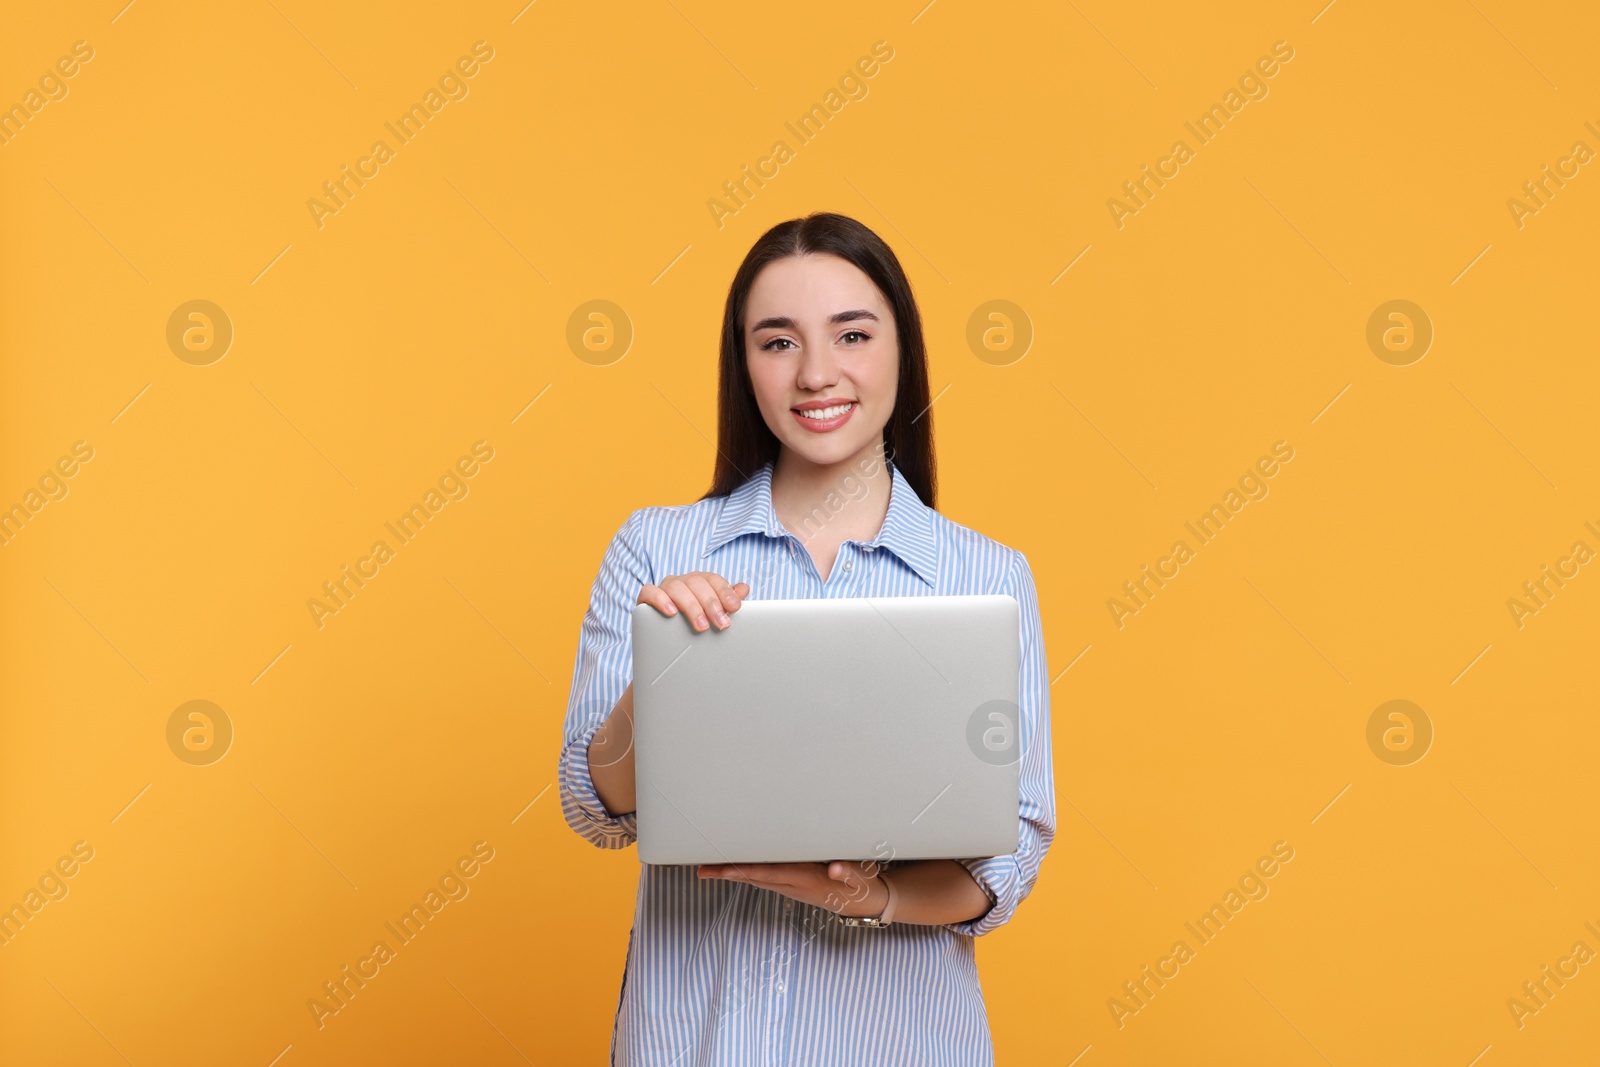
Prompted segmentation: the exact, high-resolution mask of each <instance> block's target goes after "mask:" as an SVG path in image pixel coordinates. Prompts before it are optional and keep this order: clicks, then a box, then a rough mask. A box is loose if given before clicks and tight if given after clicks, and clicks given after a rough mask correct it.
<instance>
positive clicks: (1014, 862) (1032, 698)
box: [947, 552, 1056, 937]
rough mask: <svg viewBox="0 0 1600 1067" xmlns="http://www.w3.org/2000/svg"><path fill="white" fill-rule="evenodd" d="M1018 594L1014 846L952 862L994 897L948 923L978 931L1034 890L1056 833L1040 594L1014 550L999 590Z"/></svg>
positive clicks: (992, 926)
mask: <svg viewBox="0 0 1600 1067" xmlns="http://www.w3.org/2000/svg"><path fill="white" fill-rule="evenodd" d="M999 592H1002V593H1008V594H1010V595H1011V596H1013V597H1015V598H1016V601H1017V604H1018V605H1019V606H1020V607H1021V609H1022V611H1021V630H1022V633H1021V639H1022V658H1021V675H1022V676H1021V679H1020V684H1019V688H1018V693H1019V695H1020V696H1021V701H1020V704H1019V713H1018V718H1019V719H1020V722H1019V724H1018V733H1019V737H1020V741H1021V746H1022V763H1021V766H1020V767H1019V768H1018V771H1019V775H1018V777H1019V786H1020V796H1019V797H1018V807H1017V813H1018V817H1019V818H1020V819H1021V826H1020V833H1019V836H1018V841H1017V850H1016V852H1014V853H1012V854H1011V855H1009V856H994V857H991V858H988V859H962V860H957V861H956V862H957V863H959V864H961V865H962V866H963V867H965V868H966V869H967V870H968V871H969V872H971V874H972V877H973V878H974V879H976V880H977V882H978V884H979V885H981V886H982V887H983V890H984V892H985V893H987V894H988V895H989V899H990V900H991V901H992V902H993V903H992V904H991V905H990V907H989V910H988V911H986V912H985V913H984V914H983V915H981V916H979V917H978V918H976V919H972V920H969V921H967V922H959V923H948V924H947V925H948V926H949V928H950V929H952V930H954V931H956V932H957V933H961V934H968V935H970V936H973V937H977V936H979V935H981V934H987V933H989V932H990V931H992V930H996V929H999V928H1000V927H1001V926H1003V925H1004V924H1005V923H1007V922H1009V921H1010V920H1011V916H1012V915H1013V914H1015V913H1016V910H1017V906H1018V905H1019V904H1021V903H1022V902H1023V900H1025V899H1026V898H1027V896H1028V894H1029V893H1031V892H1032V891H1033V885H1034V883H1035V882H1036V881H1038V878H1039V865H1040V864H1041V863H1043V862H1044V856H1045V853H1046V852H1047V851H1049V848H1050V843H1051V842H1052V841H1053V840H1054V839H1055V834H1056V789H1055V771H1054V768H1053V766H1052V762H1051V754H1050V682H1049V678H1048V677H1047V674H1048V668H1047V665H1046V660H1045V653H1044V631H1043V628H1042V626H1041V625H1040V621H1039V596H1038V592H1037V590H1035V588H1034V584H1033V570H1032V568H1030V567H1029V566H1028V560H1027V558H1026V557H1025V556H1023V554H1022V553H1020V552H1017V553H1015V558H1014V559H1013V561H1012V565H1011V569H1010V571H1009V572H1008V573H1007V575H1006V580H1005V584H1004V586H1003V587H1002V588H1001V589H1000V590H999Z"/></svg>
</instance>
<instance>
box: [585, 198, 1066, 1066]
mask: <svg viewBox="0 0 1600 1067" xmlns="http://www.w3.org/2000/svg"><path fill="white" fill-rule="evenodd" d="M720 349H721V352H720V369H719V383H720V384H719V392H718V428H717V438H718V440H717V449H716V452H717V459H716V467H715V470H714V472H713V475H712V484H711V488H710V490H709V491H708V492H707V493H706V495H705V496H704V497H702V498H701V499H700V500H698V501H696V502H695V503H692V504H682V505H677V506H672V507H647V508H643V509H640V510H637V511H634V512H633V513H632V514H631V515H630V516H629V517H628V520H627V521H626V522H625V523H623V525H622V528H621V529H620V530H619V531H618V532H617V534H616V536H615V537H614V538H613V539H612V542H611V545H610V547H609V548H608V549H607V550H606V553H605V557H604V559H603V561H602V562H601V566H600V574H599V576H598V577H597V578H596V580H595V584H594V588H593V591H592V594H591V596H590V601H589V608H588V611H587V613H586V614H585V616H584V620H583V629H582V635H581V640H580V642H579V646H578V655H577V663H576V665H575V667H574V670H573V685H572V693H571V696H570V698H569V700H568V705H567V718H566V725H565V730H564V739H563V747H562V751H561V757H560V762H559V766H558V772H557V774H558V781H559V782H560V786H561V806H562V811H563V813H564V814H565V816H566V819H567V823H568V824H569V825H570V826H571V827H572V829H573V830H574V831H576V832H577V833H578V834H580V835H581V836H582V837H583V838H584V839H585V840H587V841H589V842H590V843H591V844H593V845H595V846H597V847H599V848H624V847H626V846H628V845H630V844H633V843H634V842H635V841H636V840H637V830H638V820H637V812H636V805H635V802H634V801H635V780H634V759H633V720H632V716H633V679H632V676H631V673H632V657H631V652H632V628H631V625H630V622H631V615H632V612H633V609H634V608H635V606H637V605H639V604H647V605H650V606H652V607H654V608H655V609H656V610H658V611H660V612H661V613H662V614H664V615H681V616H682V617H683V619H684V620H685V621H686V622H687V623H688V624H689V625H691V626H693V627H694V629H695V630H696V631H700V632H704V631H706V630H708V629H710V628H712V627H715V628H716V629H718V630H722V629H726V628H727V627H729V626H730V625H737V624H736V623H735V622H734V621H733V615H734V614H735V613H737V612H738V610H739V608H740V605H741V604H742V603H743V602H744V601H745V600H746V599H748V598H756V599H786V598H787V599H793V598H808V597H899V596H935V595H963V594H983V593H1002V594H1007V595H1009V596H1011V597H1013V598H1015V600H1016V601H1017V603H1018V605H1019V607H1020V608H1021V615H1020V619H1021V622H1020V632H1019V635H1018V636H1019V639H1020V645H1019V647H1020V651H1021V659H1020V667H1019V672H1020V673H1019V679H1018V681H1019V686H1018V692H1019V694H1020V702H1019V706H1020V713H1019V716H1018V720H1019V721H1018V724H1017V725H1018V734H1019V737H1020V751H1021V752H1022V753H1023V755H1022V758H1021V764H1020V767H1019V771H1020V775H1019V780H1020V787H1019V794H1018V798H1017V818H1018V821H1019V826H1018V842H1019V843H1018V847H1017V850H1016V852H1014V853H1012V854H1010V855H1005V856H989V857H976V858H969V859H934V860H893V859H890V860H889V861H888V862H872V861H866V862H861V863H857V862H853V861H852V862H843V861H838V860H835V861H833V862H831V863H809V862H807V863H756V864H726V865H721V864H719V865H701V866H699V867H698V868H696V867H693V866H670V865H658V864H648V863H647V864H641V866H640V873H639V880H640V886H639V893H638V897H637V904H636V911H635V914H634V922H633V932H632V936H631V937H630V939H629V948H628V956H627V962H626V965H625V968H624V972H623V979H622V992H621V996H620V998H619V999H618V1003H617V1015H616V1021H615V1028H614V1031H613V1038H612V1062H613V1063H614V1064H618V1065H622V1064H626V1065H634V1067H638V1065H661V1067H666V1065H668V1064H676V1065H677V1067H691V1065H695V1064H698V1065H707V1064H729V1065H734V1064H738V1065H743V1064H750V1063H755V1062H758V1061H759V1062H766V1061H767V1060H769V1059H771V1058H773V1057H776V1059H777V1060H778V1061H779V1062H784V1063H805V1064H813V1063H815V1064H822V1063H825V1064H829V1065H830V1067H838V1065H842V1064H872V1065H874V1067H878V1065H884V1064H900V1063H904V1064H936V1063H937V1064H961V1065H963V1067H972V1065H981V1064H990V1063H993V1061H994V1052H993V1046H992V1043H991V1041H990V1036H989V1026H988V1018H987V1014H986V1012H985V1009H984V1004H983V993H982V990H981V988H980V987H979V983H978V971H977V966H976V961H975V955H974V954H975V949H974V940H975V939H976V938H977V937H978V936H980V935H982V934H986V933H989V932H990V931H992V930H995V929H998V928H999V927H1000V926H1002V925H1004V924H1005V923H1006V922H1008V921H1010V919H1011V918H1012V916H1013V915H1014V914H1015V912H1016V909H1017V907H1018V905H1019V904H1020V903H1021V902H1022V900H1023V899H1024V898H1025V897H1026V896H1027V895H1028V894H1029V892H1031V891H1032V889H1033V886H1034V883H1035V882H1036V881H1037V879H1038V876H1039V866H1040V864H1041V862H1042V861H1043V859H1044V856H1045V853H1046V851H1047V850H1048V849H1049V847H1050V843H1051V841H1052V840H1053V838H1054V836H1055V799H1054V796H1055V794H1054V787H1053V782H1054V779H1053V774H1052V770H1051V763H1050V716H1049V685H1048V681H1047V678H1046V671H1045V662H1046V660H1045V651H1044V640H1043V634H1042V631H1041V627H1040V622H1039V605H1038V597H1037V594H1036V591H1035V589H1034V584H1033V575H1032V572H1031V570H1030V569H1029V567H1028V562H1027V559H1026V558H1025V557H1024V556H1023V555H1022V553H1020V552H1018V551H1016V550H1014V549H1011V548H1007V547H1006V546H1005V545H1002V544H999V543H997V542H995V541H991V540H990V539H989V538H987V537H984V536H983V535H982V534H979V533H977V532H976V531H973V530H969V529H967V528H966V527H963V526H960V525H958V524H956V523H954V522H952V521H950V520H949V519H946V518H945V517H944V516H942V515H940V514H939V513H938V512H937V511H935V510H934V509H933V503H934V493H935V477H934V449H933V429H932V418H931V416H930V414H929V412H928V406H929V405H928V366H927V353H926V349H925V346H924V342H923V336H922V319H921V316H920V314H919V313H918V310H917V305H916V301H915V300H914V299H913V297H912V293H911V285H910V282H909V281H907V279H906V276H905V272H904V271H903V270H902V269H901V266H900V262H899V260H898V259H896V257H895V255H894V252H893V251H891V250H890V248H889V246H888V245H886V244H884V242H883V241H882V239H880V238H879V237H878V236H877V234H875V233H873V232H872V231H871V230H869V229H867V228H866V227H865V226H863V225H861V224H860V223H859V222H856V221H855V220H853V219H849V218H845V217H844V216H841V215H834V214H826V213H819V214H814V215H810V216H808V217H806V218H804V219H793V220H791V221H789V222H784V223H781V224H780V225H778V226H775V227H773V228H772V229H771V230H769V231H768V232H767V233H765V234H764V235H762V237H761V238H760V239H759V240H758V241H757V242H756V244H755V247H753V248H752V249H751V250H750V252H749V253H748V254H747V255H746V257H745V260H744V262H743V263H742V264H741V265H740V267H739V270H738V272H737V273H736V274H735V276H734V280H733V284H732V286H731V288H730V291H729V294H728V300H727V304H726V306H725V309H724V313H723V326H722V337H721V346H720ZM891 457H892V458H891ZM883 472H887V473H888V474H889V477H876V474H878V473H883ZM857 475H860V477H859V478H858V477H857ZM841 487H845V489H846V491H845V492H843V493H841V492H840V489H841ZM824 505H825V506H824ZM819 513H820V514H823V515H824V521H822V522H820V523H819V522H817V521H816V517H817V516H818V515H819ZM804 666H805V667H806V669H808V670H814V671H815V672H816V673H817V675H818V676H819V677H825V676H826V672H827V669H828V666H829V665H828V664H826V663H818V664H806V665H804ZM765 710H766V709H763V708H761V707H751V708H750V714H751V715H761V714H763V713H764V712H765ZM818 771H819V773H826V771H827V768H825V767H823V768H818ZM739 799H740V798H739V797H738V796H729V797H728V798H727V803H728V804H730V805H737V804H738V803H739ZM864 928H870V929H864Z"/></svg>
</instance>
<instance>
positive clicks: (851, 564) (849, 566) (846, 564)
mask: <svg viewBox="0 0 1600 1067" xmlns="http://www.w3.org/2000/svg"><path fill="white" fill-rule="evenodd" d="M854 568H855V561H854V560H848V559H847V560H845V561H844V569H845V570H847V571H848V570H853V569H854Z"/></svg>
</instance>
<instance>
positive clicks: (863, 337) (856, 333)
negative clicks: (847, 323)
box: [840, 330, 871, 344]
mask: <svg viewBox="0 0 1600 1067" xmlns="http://www.w3.org/2000/svg"><path fill="white" fill-rule="evenodd" d="M852 337H859V338H861V340H862V341H868V340H871V338H869V337H868V336H867V335H866V334H864V333H862V332H861V331H860V330H849V331H847V332H846V333H845V335H844V336H843V337H841V338H840V340H841V341H848V340H849V339H850V338H852ZM856 343H857V344H859V343H861V342H859V341H858V342H856Z"/></svg>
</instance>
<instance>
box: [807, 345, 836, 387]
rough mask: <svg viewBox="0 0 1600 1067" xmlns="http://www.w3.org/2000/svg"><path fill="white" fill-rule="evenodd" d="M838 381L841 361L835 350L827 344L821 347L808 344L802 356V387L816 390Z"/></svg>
mask: <svg viewBox="0 0 1600 1067" xmlns="http://www.w3.org/2000/svg"><path fill="white" fill-rule="evenodd" d="M838 381H839V361H838V360H837V359H835V358H834V356H833V352H832V351H831V350H830V349H829V348H827V347H826V346H823V347H822V348H820V349H818V348H813V347H810V346H808V347H807V348H806V350H805V352H803V353H802V354H801V356H800V368H799V385H800V388H802V389H805V390H807V391H809V392H816V391H818V390H820V389H826V388H827V387H828V386H830V385H835V384H837V383H838Z"/></svg>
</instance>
